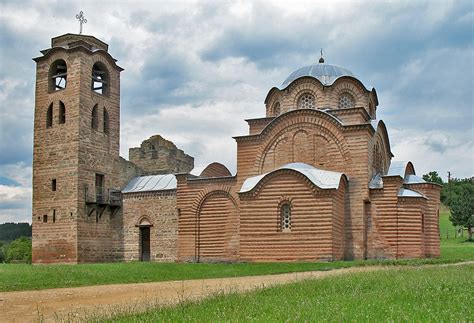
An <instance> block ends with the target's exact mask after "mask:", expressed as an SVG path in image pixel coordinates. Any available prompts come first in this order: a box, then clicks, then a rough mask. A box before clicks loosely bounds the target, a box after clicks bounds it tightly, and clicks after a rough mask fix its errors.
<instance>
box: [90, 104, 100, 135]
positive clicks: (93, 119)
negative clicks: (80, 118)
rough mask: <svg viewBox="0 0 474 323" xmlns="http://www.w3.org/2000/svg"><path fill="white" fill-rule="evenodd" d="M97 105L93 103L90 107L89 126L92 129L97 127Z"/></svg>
mask: <svg viewBox="0 0 474 323" xmlns="http://www.w3.org/2000/svg"><path fill="white" fill-rule="evenodd" d="M98 110H99V107H98V106H97V104H96V105H94V107H93V108H92V116H91V127H92V129H94V130H98V129H99V111H98Z"/></svg>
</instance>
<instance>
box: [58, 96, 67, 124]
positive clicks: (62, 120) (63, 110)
mask: <svg viewBox="0 0 474 323" xmlns="http://www.w3.org/2000/svg"><path fill="white" fill-rule="evenodd" d="M59 123H66V107H65V106H64V103H63V102H62V101H59Z"/></svg>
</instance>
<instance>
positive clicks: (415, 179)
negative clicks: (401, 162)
mask: <svg viewBox="0 0 474 323" xmlns="http://www.w3.org/2000/svg"><path fill="white" fill-rule="evenodd" d="M404 183H405V184H420V183H426V181H425V180H424V179H423V178H421V177H419V176H416V175H407V177H405V181H404Z"/></svg>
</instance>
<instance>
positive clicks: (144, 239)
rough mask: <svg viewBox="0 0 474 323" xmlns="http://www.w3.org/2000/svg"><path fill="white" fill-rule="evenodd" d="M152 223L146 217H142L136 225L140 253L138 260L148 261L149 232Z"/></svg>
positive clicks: (149, 251)
mask: <svg viewBox="0 0 474 323" xmlns="http://www.w3.org/2000/svg"><path fill="white" fill-rule="evenodd" d="M152 226H153V224H151V222H150V221H149V220H148V219H147V218H142V219H141V220H140V222H139V224H138V225H137V227H138V229H139V231H140V232H139V253H140V257H139V259H140V261H150V254H151V249H150V233H151V227H152Z"/></svg>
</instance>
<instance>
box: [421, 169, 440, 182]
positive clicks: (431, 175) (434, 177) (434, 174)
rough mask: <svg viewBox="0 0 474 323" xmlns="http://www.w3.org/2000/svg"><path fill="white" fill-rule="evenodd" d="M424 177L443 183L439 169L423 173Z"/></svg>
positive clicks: (426, 179) (429, 180)
mask: <svg viewBox="0 0 474 323" xmlns="http://www.w3.org/2000/svg"><path fill="white" fill-rule="evenodd" d="M423 179H424V180H425V181H427V182H430V183H436V184H439V185H443V179H442V178H441V177H439V175H438V172H437V171H432V172H429V173H428V174H425V175H423Z"/></svg>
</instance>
